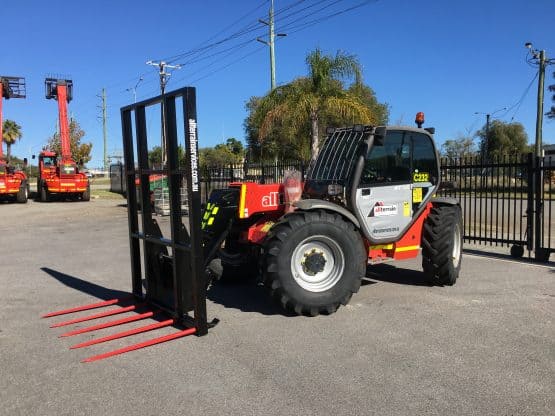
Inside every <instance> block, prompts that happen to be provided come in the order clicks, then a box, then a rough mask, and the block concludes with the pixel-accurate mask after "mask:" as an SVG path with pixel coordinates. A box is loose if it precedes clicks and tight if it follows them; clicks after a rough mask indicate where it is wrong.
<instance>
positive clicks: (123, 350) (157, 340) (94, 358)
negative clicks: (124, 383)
mask: <svg viewBox="0 0 555 416" xmlns="http://www.w3.org/2000/svg"><path fill="white" fill-rule="evenodd" d="M196 331H197V329H196V328H189V329H185V330H183V331H179V332H175V333H173V334H169V335H164V336H162V337H159V338H153V339H150V340H148V341H144V342H140V343H138V344H133V345H130V346H128V347H124V348H120V349H118V350H114V351H109V352H106V353H104V354H99V355H95V356H92V357H89V358H86V359H84V360H82V361H81V362H82V363H91V362H93V361H99V360H103V359H105V358H108V357H113V356H114V355H118V354H123V353H126V352H129V351H134V350H138V349H140V348H145V347H149V346H151V345H156V344H161V343H162V342H166V341H170V340H172V339H176V338H182V337H185V336H187V335H191V334H194V333H195V332H196Z"/></svg>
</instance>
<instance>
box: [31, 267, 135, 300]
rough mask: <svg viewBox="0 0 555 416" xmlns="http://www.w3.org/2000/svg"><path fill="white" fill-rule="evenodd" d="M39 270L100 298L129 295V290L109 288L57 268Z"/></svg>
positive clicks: (73, 287) (69, 285)
mask: <svg viewBox="0 0 555 416" xmlns="http://www.w3.org/2000/svg"><path fill="white" fill-rule="evenodd" d="M41 270H42V271H43V272H45V273H46V274H48V275H50V276H51V277H53V278H54V279H56V280H57V281H59V282H60V283H62V284H64V285H66V286H67V287H70V288H72V289H75V290H78V291H80V292H83V293H86V294H87V295H91V296H94V297H96V298H98V299H102V300H108V299H114V298H116V299H119V298H123V297H129V296H130V293H129V292H123V291H121V290H114V289H109V288H107V287H104V286H100V285H97V284H95V283H91V282H88V281H86V280H83V279H80V278H78V277H75V276H71V275H69V274H66V273H62V272H60V271H58V270H54V269H51V268H49V267H41Z"/></svg>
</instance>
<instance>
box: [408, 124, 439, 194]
mask: <svg viewBox="0 0 555 416" xmlns="http://www.w3.org/2000/svg"><path fill="white" fill-rule="evenodd" d="M412 136H413V137H412V154H413V156H412V170H413V176H414V182H434V181H435V183H437V161H436V152H435V150H434V145H433V144H432V140H431V139H430V138H429V137H428V136H426V135H425V134H422V133H414V134H413V135H412ZM426 178H428V179H427V180H426Z"/></svg>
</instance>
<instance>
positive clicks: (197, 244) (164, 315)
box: [43, 87, 212, 362]
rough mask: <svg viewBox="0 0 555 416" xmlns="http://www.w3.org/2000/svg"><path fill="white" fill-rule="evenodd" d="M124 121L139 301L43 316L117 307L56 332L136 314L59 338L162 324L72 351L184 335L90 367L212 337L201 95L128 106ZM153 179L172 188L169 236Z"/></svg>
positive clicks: (190, 92) (187, 92)
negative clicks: (156, 208)
mask: <svg viewBox="0 0 555 416" xmlns="http://www.w3.org/2000/svg"><path fill="white" fill-rule="evenodd" d="M155 106H160V114H161V115H162V123H161V124H162V137H165V140H163V141H162V142H163V145H162V152H163V157H162V160H165V161H166V162H165V164H164V165H162V167H161V168H159V169H154V168H153V167H152V166H150V165H149V160H148V149H149V147H148V137H147V120H146V110H147V109H148V108H149V107H155ZM180 106H181V107H182V111H183V114H182V122H183V125H182V126H179V125H178V119H180V117H179V114H178V113H177V109H178V108H179V107H180ZM121 122H122V133H123V149H124V160H125V168H124V173H125V181H126V185H127V210H128V222H129V244H130V254H131V280H132V294H131V295H130V296H129V297H127V298H123V299H109V300H105V301H102V302H96V303H92V304H89V305H84V306H79V307H76V308H71V309H66V310H61V311H56V312H52V313H49V314H46V315H44V316H43V317H44V318H49V317H54V316H58V315H65V314H70V313H77V312H81V311H86V310H90V309H96V308H103V307H109V306H116V308H112V309H109V310H105V311H103V312H100V313H96V314H93V315H87V316H79V317H77V318H75V319H71V320H68V321H64V322H59V323H56V324H54V325H52V327H61V326H66V325H74V324H77V323H81V322H85V321H90V320H96V319H100V318H105V317H108V316H113V315H117V314H121V313H127V312H132V311H133V312H137V313H136V314H135V315H132V316H128V317H125V318H121V319H116V320H112V321H107V322H102V323H99V324H97V325H93V326H89V327H85V328H78V329H74V330H72V331H69V332H66V333H64V334H62V335H60V336H61V337H67V336H74V335H78V334H84V333H89V332H91V331H96V330H99V329H104V328H109V327H112V326H117V325H123V324H127V323H130V322H134V321H138V320H142V319H155V322H153V323H149V324H148V325H145V326H141V327H138V328H132V329H128V330H125V331H122V332H118V333H115V334H111V335H107V336H104V337H101V338H93V339H90V340H87V341H84V342H81V343H78V344H76V345H73V346H72V347H70V348H71V349H74V348H82V347H89V346H92V345H95V344H100V343H103V342H106V341H110V340H114V339H119V338H123V337H127V336H131V335H135V334H139V333H143V332H147V331H151V330H154V329H158V328H162V327H168V326H175V327H177V328H179V330H178V331H177V332H173V333H170V334H167V335H163V336H159V337H156V338H153V339H150V340H147V341H144V342H140V343H136V344H133V345H129V346H127V347H124V348H121V349H117V350H113V351H109V352H104V353H101V354H98V355H95V356H92V357H89V358H87V359H85V360H83V361H84V362H91V361H97V360H100V359H104V358H108V357H111V356H113V355H117V354H122V353H125V352H128V351H132V350H136V349H139V348H144V347H147V346H150V345H155V344H159V343H161V342H165V341H169V340H171V339H176V338H181V337H184V336H187V335H192V334H195V335H198V336H200V335H205V334H206V333H207V332H208V328H209V326H211V325H212V324H209V323H208V322H207V316H206V277H205V274H204V270H205V265H204V259H203V257H204V256H203V243H202V234H201V205H200V181H199V170H198V145H197V142H198V136H197V114H196V95H195V88H193V87H185V88H181V89H178V90H175V91H173V92H170V93H166V94H164V95H161V96H157V97H154V98H151V99H148V100H145V101H141V102H138V103H135V104H132V105H129V106H126V107H123V108H122V109H121ZM180 127H182V129H183V136H184V141H183V143H182V148H183V149H184V158H183V159H182V160H179V156H178V155H179V152H178V150H179V147H180V143H179V140H178V136H179V135H178V130H181V129H180ZM157 137H159V136H157ZM153 177H157V178H164V179H165V180H166V181H167V186H168V189H169V213H170V215H169V235H167V236H164V235H163V234H162V231H161V228H160V225H159V224H158V222H157V221H156V219H155V218H153V208H152V203H151V190H150V181H151V178H153ZM184 185H185V186H184ZM183 190H184V191H183ZM182 192H184V193H186V198H187V210H186V212H184V211H183V208H182V200H183V198H184V197H185V195H182ZM205 246H206V244H205ZM204 249H207V247H204ZM143 286H144V290H143Z"/></svg>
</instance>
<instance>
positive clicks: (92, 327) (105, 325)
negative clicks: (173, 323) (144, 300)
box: [58, 312, 154, 338]
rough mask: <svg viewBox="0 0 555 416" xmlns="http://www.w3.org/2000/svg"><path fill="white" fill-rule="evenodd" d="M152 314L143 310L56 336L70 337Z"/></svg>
mask: <svg viewBox="0 0 555 416" xmlns="http://www.w3.org/2000/svg"><path fill="white" fill-rule="evenodd" d="M152 315H154V312H145V313H141V314H139V315H134V316H129V317H127V318H123V319H117V320H115V321H109V322H104V323H102V324H98V325H93V326H87V327H85V328H81V329H76V330H74V331H70V332H66V333H65V334H62V335H59V336H58V337H59V338H64V337H71V336H73V335H78V334H83V333H85V332H91V331H96V330H97V329H104V328H110V327H112V326H116V325H121V324H126V323H128V322H135V321H140V320H141V319H146V318H150V317H151V316H152Z"/></svg>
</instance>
